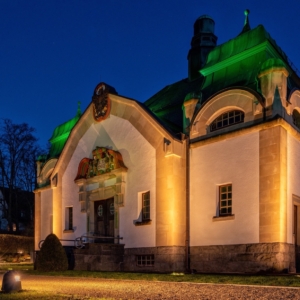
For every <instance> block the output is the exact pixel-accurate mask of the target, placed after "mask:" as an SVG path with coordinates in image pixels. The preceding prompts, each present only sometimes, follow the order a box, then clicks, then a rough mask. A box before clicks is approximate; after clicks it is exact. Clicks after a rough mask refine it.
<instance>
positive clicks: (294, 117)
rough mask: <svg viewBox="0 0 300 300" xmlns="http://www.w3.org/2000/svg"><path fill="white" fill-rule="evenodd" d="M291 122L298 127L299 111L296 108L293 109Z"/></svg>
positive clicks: (299, 124) (299, 126) (299, 121)
mask: <svg viewBox="0 0 300 300" xmlns="http://www.w3.org/2000/svg"><path fill="white" fill-rule="evenodd" d="M293 122H294V124H295V125H296V126H297V127H298V128H300V113H299V112H298V110H296V109H294V110H293Z"/></svg>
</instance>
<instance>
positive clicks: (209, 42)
mask: <svg viewBox="0 0 300 300" xmlns="http://www.w3.org/2000/svg"><path fill="white" fill-rule="evenodd" d="M216 42H217V37H216V36H215V35H214V21H213V20H212V19H211V18H210V17H209V16H202V17H200V18H198V19H197V20H196V22H195V25H194V36H193V39H192V43H191V50H190V51H189V54H188V61H189V64H188V66H189V68H188V69H189V76H188V78H187V79H184V80H181V81H179V82H176V83H174V84H172V85H169V86H167V87H166V88H164V89H162V90H161V91H159V92H158V93H157V94H155V95H154V96H153V97H151V98H150V99H149V100H147V101H146V102H145V103H139V102H138V101H134V100H132V99H129V98H126V97H123V96H119V95H118V94H117V92H116V90H115V89H114V88H112V87H110V86H109V85H107V84H104V83H100V84H99V85H97V86H96V88H95V90H94V95H93V97H92V101H91V104H90V105H89V106H88V107H87V109H86V110H85V112H84V113H83V114H82V115H81V113H80V112H78V114H77V115H76V117H75V118H74V119H72V120H70V121H69V122H67V123H65V124H63V125H61V126H59V127H57V128H56V129H55V131H54V134H53V136H52V138H51V140H50V142H51V145H52V147H51V149H50V153H49V155H48V157H47V158H41V160H40V161H39V162H38V170H37V172H38V184H39V187H38V188H37V189H36V191H35V201H36V206H35V209H36V214H35V224H36V227H35V245H36V250H38V243H39V241H40V240H42V239H44V238H45V237H46V236H47V234H49V233H50V232H54V233H55V234H56V235H57V236H58V237H59V238H60V239H62V240H75V239H76V238H78V237H80V236H87V235H88V236H91V235H94V237H95V239H94V241H96V242H99V243H95V244H90V245H89V246H86V247H87V248H88V247H90V248H89V249H90V250H86V249H85V250H84V249H81V250H75V257H76V261H75V268H78V269H89V270H115V269H116V268H113V267H112V265H109V264H108V263H107V264H106V265H105V263H104V260H103V257H104V256H105V255H106V254H103V253H104V252H105V249H106V251H108V249H110V250H109V251H112V250H111V249H112V248H109V247H112V245H115V248H114V249H115V250H114V251H116V253H117V252H118V251H120V252H118V253H121V256H122V259H120V260H118V261H117V262H116V266H117V267H119V268H120V269H123V270H127V271H151V272H172V271H185V270H187V269H189V270H190V269H194V270H196V271H198V272H259V271H277V272H283V271H287V272H294V271H295V270H296V267H297V268H298V261H299V259H298V256H297V252H298V251H297V250H298V248H297V244H300V234H297V232H300V216H299V214H300V212H299V211H300V209H298V206H299V205H300V185H299V184H298V181H299V179H300V171H299V170H300V159H298V156H300V154H299V153H300V135H299V131H300V125H299V124H300V92H299V88H300V79H299V77H298V75H297V74H296V72H295V71H294V70H293V69H292V68H291V66H290V64H289V61H288V59H287V57H286V55H285V53H284V52H283V51H282V50H281V49H280V48H279V47H278V46H277V45H276V43H275V41H274V40H273V39H272V38H271V37H270V35H269V34H268V33H267V31H266V30H265V29H264V27H263V26H261V25H260V26H258V27H256V28H254V29H251V28H250V26H249V22H248V13H247V11H246V20H245V24H244V28H243V30H242V32H241V33H240V34H239V35H238V36H237V37H236V38H234V39H231V40H229V41H228V42H226V43H224V44H222V45H219V46H217V45H216ZM298 229H299V230H298ZM63 243H64V242H63ZM119 243H120V244H119ZM97 244H99V245H101V247H102V248H101V247H100V246H99V247H100V248H93V247H96V246H95V245H97ZM103 247H104V248H105V247H108V248H105V249H104V248H103ZM93 249H94V250H93ZM95 249H98V250H95ZM116 249H117V250H116ZM87 251H89V252H87ZM93 251H94V252H93ZM97 251H98V252H97ZM100 252H101V253H102V254H101V253H100ZM99 257H100V258H99ZM101 257H102V258H101ZM101 259H102V260H101ZM76 262H77V265H76Z"/></svg>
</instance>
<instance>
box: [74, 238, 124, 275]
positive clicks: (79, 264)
mask: <svg viewBox="0 0 300 300" xmlns="http://www.w3.org/2000/svg"><path fill="white" fill-rule="evenodd" d="M74 258H75V266H74V270H80V271H122V267H123V258H124V245H122V244H100V243H89V244H85V247H84V248H82V249H74Z"/></svg>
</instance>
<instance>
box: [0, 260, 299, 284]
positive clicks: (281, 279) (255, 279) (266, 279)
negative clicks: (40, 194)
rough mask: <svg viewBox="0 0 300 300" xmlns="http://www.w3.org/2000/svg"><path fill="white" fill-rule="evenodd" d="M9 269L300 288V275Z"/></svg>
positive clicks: (4, 266) (5, 266)
mask: <svg viewBox="0 0 300 300" xmlns="http://www.w3.org/2000/svg"><path fill="white" fill-rule="evenodd" d="M8 269H13V270H21V271H22V272H24V273H26V274H29V275H47V276H68V277H87V278H105V279H116V280H122V279H124V280H148V281H172V282H193V283H220V284H244V285H268V286H287V287H300V275H290V274H289V275H285V274H284V275H283V274H280V275H240V274H239V275H238V274H230V275H228V274H227V275H226V274H183V273H173V274H157V273H127V272H92V271H64V272H47V273H46V272H38V271H35V270H33V264H0V272H1V273H4V272H5V271H6V270H8Z"/></svg>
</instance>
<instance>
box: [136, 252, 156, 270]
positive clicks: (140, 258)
mask: <svg viewBox="0 0 300 300" xmlns="http://www.w3.org/2000/svg"><path fill="white" fill-rule="evenodd" d="M154 264H155V256H154V254H139V255H136V265H137V266H138V267H154Z"/></svg>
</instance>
